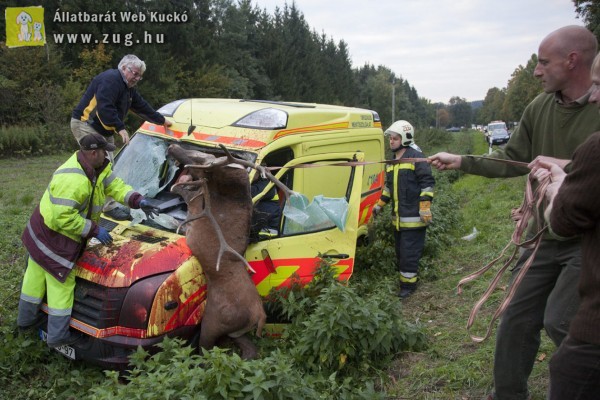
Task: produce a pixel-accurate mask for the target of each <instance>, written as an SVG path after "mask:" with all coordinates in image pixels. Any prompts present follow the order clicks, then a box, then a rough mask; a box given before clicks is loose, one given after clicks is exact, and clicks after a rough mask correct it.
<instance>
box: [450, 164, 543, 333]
mask: <svg viewBox="0 0 600 400" xmlns="http://www.w3.org/2000/svg"><path fill="white" fill-rule="evenodd" d="M485 158H486V159H488V158H487V157H485ZM493 160H495V161H500V162H504V163H507V164H513V165H519V164H521V165H522V164H525V165H527V163H522V162H518V161H512V160H500V159H493ZM534 179H535V178H533V177H532V176H531V175H529V176H528V179H527V185H526V187H525V194H524V198H523V203H522V204H521V206H520V207H519V208H518V209H514V210H513V212H512V217H513V219H514V220H515V221H516V226H515V230H514V232H513V234H512V236H511V239H510V241H509V242H508V244H507V245H506V247H504V249H503V250H502V252H501V253H500V255H499V256H498V257H496V258H495V259H494V260H492V261H491V262H490V263H489V264H487V265H486V266H484V267H483V268H481V269H479V270H478V271H475V272H474V273H472V274H470V275H468V276H466V277H464V278H462V279H461V280H460V281H459V282H458V287H457V290H458V294H461V293H462V286H463V285H464V284H465V283H467V282H471V281H473V280H475V279H477V278H479V277H480V276H482V275H483V274H484V273H485V272H487V271H488V270H489V269H490V268H491V267H492V266H494V265H495V264H496V263H497V262H498V261H499V260H500V259H502V258H503V257H504V254H505V253H506V251H507V250H508V249H509V248H510V246H512V245H514V246H515V249H514V251H513V253H512V255H511V256H510V258H509V259H508V261H506V262H505V263H504V265H503V266H502V267H501V268H500V270H499V271H498V272H497V273H496V275H495V276H494V278H493V279H492V281H491V282H490V284H489V285H488V288H487V289H486V290H485V292H484V293H483V295H482V296H481V298H480V299H479V300H478V301H477V302H476V303H475V305H474V306H473V308H472V309H471V312H470V314H469V318H468V321H467V332H468V333H469V336H470V337H471V339H472V340H473V341H474V342H477V343H480V342H483V341H484V340H485V339H487V338H488V337H490V335H491V332H492V328H493V326H494V323H495V322H496V320H497V319H498V318H500V316H502V314H503V313H504V311H506V308H507V307H508V305H509V304H510V302H511V301H512V299H513V297H514V295H515V292H516V291H517V288H518V287H519V285H520V283H521V281H522V280H523V278H524V276H525V274H526V273H527V271H528V270H529V267H530V266H531V264H532V263H533V260H534V259H535V256H536V254H537V251H538V248H539V246H540V243H541V241H542V237H543V234H544V233H545V232H546V231H547V230H548V226H547V224H546V222H545V220H544V217H543V215H541V213H540V210H541V209H542V208H541V206H542V205H543V204H545V193H546V188H547V187H548V185H549V184H550V182H551V178H550V176H548V177H546V178H544V179H542V180H540V181H539V185H538V187H537V188H536V190H535V191H534V190H533V185H532V183H533V180H534ZM533 216H535V217H536V218H535V219H534V220H535V221H540V224H541V229H540V230H539V231H538V232H537V233H536V234H535V235H534V236H533V238H531V239H529V240H526V241H523V242H521V241H520V240H521V237H522V236H523V233H524V232H525V230H526V229H527V226H528V224H529V221H530V219H531V217H533ZM519 248H525V249H533V251H532V252H531V255H530V256H529V257H528V258H527V260H526V261H525V263H524V264H523V266H522V268H521V269H520V270H519V271H518V272H517V274H516V276H515V279H514V281H513V282H512V284H511V285H510V288H509V290H508V292H507V293H506V296H505V297H504V299H503V300H502V302H501V303H500V305H499V306H498V308H497V309H496V311H495V312H494V314H493V316H492V318H491V320H490V322H489V324H488V327H487V331H486V333H485V336H476V335H474V334H472V333H471V327H472V326H473V324H474V323H475V320H476V318H477V315H478V313H479V311H480V309H481V307H482V306H483V305H484V304H485V302H486V301H487V300H488V299H489V297H490V296H491V294H492V293H493V292H494V290H495V289H496V287H497V286H498V283H499V282H500V279H501V278H502V276H503V275H504V273H505V272H506V270H507V269H508V268H509V267H510V265H511V264H512V262H513V261H514V260H515V258H516V255H517V254H518V250H519Z"/></svg>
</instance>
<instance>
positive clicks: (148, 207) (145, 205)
mask: <svg viewBox="0 0 600 400" xmlns="http://www.w3.org/2000/svg"><path fill="white" fill-rule="evenodd" d="M140 208H141V209H142V211H143V212H144V213H146V217H147V218H150V219H154V217H157V216H158V214H159V210H158V208H156V207H154V206H153V205H152V204H150V202H149V201H148V200H146V199H143V200H142V201H140Z"/></svg>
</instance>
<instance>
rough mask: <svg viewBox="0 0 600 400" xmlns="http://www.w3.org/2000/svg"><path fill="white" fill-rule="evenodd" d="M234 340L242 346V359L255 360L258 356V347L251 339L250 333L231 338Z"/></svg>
mask: <svg viewBox="0 0 600 400" xmlns="http://www.w3.org/2000/svg"><path fill="white" fill-rule="evenodd" d="M231 340H233V342H234V343H235V344H236V345H237V346H238V347H239V348H240V350H241V352H242V359H244V360H254V359H256V358H258V349H257V348H256V346H255V345H254V343H253V342H252V340H250V338H249V337H248V335H242V336H238V337H236V338H231Z"/></svg>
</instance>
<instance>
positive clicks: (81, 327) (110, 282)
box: [59, 99, 384, 368]
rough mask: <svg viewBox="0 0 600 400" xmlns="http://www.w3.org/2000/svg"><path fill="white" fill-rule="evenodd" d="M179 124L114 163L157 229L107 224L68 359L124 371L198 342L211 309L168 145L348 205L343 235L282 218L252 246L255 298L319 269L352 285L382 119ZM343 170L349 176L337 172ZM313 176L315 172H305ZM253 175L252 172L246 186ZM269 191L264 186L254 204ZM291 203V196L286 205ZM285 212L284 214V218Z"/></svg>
mask: <svg viewBox="0 0 600 400" xmlns="http://www.w3.org/2000/svg"><path fill="white" fill-rule="evenodd" d="M159 112H161V113H162V114H163V115H164V116H165V117H166V118H167V119H168V120H169V121H171V122H172V125H171V126H170V127H169V128H168V129H167V128H165V127H164V126H162V125H155V124H152V123H144V124H143V125H142V126H141V127H140V128H139V129H138V130H137V132H136V133H135V134H134V135H133V136H132V138H131V141H130V143H129V144H128V145H127V146H125V147H124V148H123V149H122V150H121V151H120V152H119V154H118V155H117V157H116V159H115V165H114V168H113V169H114V171H115V173H116V174H117V175H119V176H120V177H122V178H123V179H124V180H125V181H126V182H127V183H129V184H130V185H132V186H133V187H134V188H135V189H136V190H138V191H140V192H141V193H142V194H144V195H145V196H146V197H147V198H149V199H151V201H152V202H153V203H154V205H155V206H156V207H158V208H159V210H160V213H161V214H160V215H159V217H158V218H156V219H155V220H144V221H140V220H137V219H136V218H137V217H136V216H135V215H134V213H133V211H136V210H127V212H129V213H130V214H128V215H127V218H121V219H117V218H115V217H113V218H111V217H109V216H108V215H104V216H103V218H102V219H101V222H100V224H101V225H102V226H104V227H105V228H106V229H107V230H109V231H110V232H111V235H112V236H113V238H114V241H113V244H112V245H110V246H102V245H100V244H99V243H97V242H95V241H94V240H92V241H90V243H89V244H88V247H87V248H86V251H85V252H84V254H83V256H82V257H81V258H80V259H79V261H78V263H77V267H76V274H77V283H76V289H75V304H74V307H73V312H72V320H71V329H75V330H78V331H80V332H83V333H84V339H83V340H81V341H79V342H78V343H76V344H75V345H73V346H64V348H60V349H59V351H61V352H62V353H63V354H65V355H66V356H67V357H70V358H72V359H85V360H88V361H91V362H94V363H97V364H100V365H102V366H104V367H108V368H124V367H125V366H126V365H127V362H128V356H129V354H131V352H132V351H134V350H135V349H136V348H137V347H138V346H142V347H144V348H151V347H153V346H154V345H155V344H157V343H158V342H160V341H161V340H162V339H163V337H164V336H166V335H168V336H177V337H182V338H188V339H191V338H192V337H193V336H194V335H196V334H197V333H198V331H199V329H200V326H201V322H202V315H203V312H204V305H205V300H206V280H205V277H204V274H203V272H202V266H201V265H200V264H199V262H198V261H197V260H196V258H195V257H194V256H193V255H192V254H191V251H190V250H189V248H188V246H187V244H186V242H185V236H184V235H183V234H182V233H180V232H178V230H177V227H178V225H179V224H180V223H181V222H182V221H184V220H185V218H186V216H187V208H186V205H185V203H184V202H183V200H182V199H181V198H179V197H178V196H177V195H176V194H174V193H171V192H170V186H171V185H172V184H173V182H175V180H176V178H177V176H178V173H179V172H180V169H181V168H182V166H180V165H177V163H176V162H175V160H173V159H171V158H170V156H169V155H168V154H167V151H166V150H167V148H168V146H169V145H170V144H173V143H177V144H179V145H181V146H183V147H184V148H188V149H197V150H200V151H203V152H209V153H213V154H216V155H222V154H223V150H222V149H221V147H220V146H221V145H223V146H225V147H226V148H227V149H228V150H229V151H230V152H231V153H232V154H233V155H235V156H236V157H240V158H243V159H245V160H248V161H251V162H253V163H256V164H262V165H265V166H267V167H268V168H270V169H271V171H272V173H273V174H274V175H275V176H276V177H277V178H279V180H281V181H282V182H283V183H284V184H285V185H287V186H288V187H289V188H290V189H292V190H293V191H294V192H297V193H301V194H302V195H304V196H306V198H307V199H308V200H309V201H313V200H314V199H315V197H319V196H324V197H325V198H337V199H344V200H345V202H347V210H346V211H347V212H346V214H345V215H346V218H345V221H343V222H344V224H343V226H342V227H341V229H340V227H339V224H337V225H336V223H334V222H331V221H329V222H326V223H323V222H322V221H321V222H320V223H319V224H316V225H310V224H305V225H299V224H298V223H297V222H294V221H292V220H290V218H287V217H286V216H285V215H284V214H282V215H281V217H280V221H279V222H278V224H277V229H276V230H274V232H271V234H270V235H267V236H264V237H260V238H259V239H258V240H256V241H254V242H253V243H251V244H250V245H249V246H248V249H247V251H246V254H245V257H246V259H247V261H248V262H249V264H250V266H251V267H252V268H253V270H254V271H256V272H255V273H253V274H252V279H253V281H254V282H255V284H256V287H257V290H258V292H259V293H260V294H261V295H263V296H266V295H267V294H268V293H269V291H270V290H271V289H272V288H277V287H282V286H286V285H289V284H290V283H291V279H292V277H295V279H300V281H301V282H304V283H306V282H309V281H310V280H311V279H312V277H313V276H314V271H315V268H316V267H317V266H318V265H319V262H320V260H321V259H322V258H328V259H330V260H332V261H334V263H335V265H334V267H335V268H336V271H337V273H338V274H339V275H338V279H340V280H347V279H349V278H350V276H351V275H352V272H353V268H354V256H355V250H356V243H357V240H359V238H360V237H361V236H365V235H366V224H367V222H368V220H369V218H370V217H371V211H372V208H373V206H374V205H375V203H376V201H377V199H378V198H379V195H380V192H381V190H382V186H383V176H384V172H383V171H384V164H383V163H382V161H383V160H384V153H383V152H384V137H383V131H382V128H381V121H380V120H379V116H378V114H377V113H376V112H374V111H371V110H366V109H360V108H351V107H342V106H333V105H323V104H308V103H295V102H275V101H256V100H232V99H182V100H178V101H174V102H172V103H169V104H167V105H165V106H163V107H162V108H161V109H160V110H159ZM340 164H341V165H340ZM307 166H310V167H307ZM254 174H255V172H254V171H253V170H252V171H249V179H251V180H252V179H253V178H254ZM271 187H272V183H269V184H267V185H266V187H265V188H264V190H262V191H261V192H260V193H258V194H257V195H256V196H255V197H254V198H253V202H258V201H259V200H260V199H261V197H262V196H264V195H265V194H266V193H267V192H268V191H269V190H270V188H271ZM281 197H283V196H281ZM283 206H284V204H281V207H283Z"/></svg>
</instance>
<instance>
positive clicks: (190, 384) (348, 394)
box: [88, 339, 383, 400]
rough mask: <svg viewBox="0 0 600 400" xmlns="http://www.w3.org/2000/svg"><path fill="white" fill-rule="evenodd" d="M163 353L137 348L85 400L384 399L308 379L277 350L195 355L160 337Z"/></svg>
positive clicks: (328, 380) (349, 385)
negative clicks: (126, 365)
mask: <svg viewBox="0 0 600 400" xmlns="http://www.w3.org/2000/svg"><path fill="white" fill-rule="evenodd" d="M159 346H160V347H161V348H162V351H161V352H159V353H157V354H155V355H152V356H151V357H149V355H148V354H147V353H145V352H144V351H143V350H138V351H137V352H136V353H135V354H134V355H133V357H132V364H131V365H132V369H131V370H130V374H129V376H128V377H127V381H128V383H123V382H122V380H121V379H120V378H119V375H118V373H117V372H114V371H107V372H106V376H107V378H108V379H106V380H104V381H103V382H102V383H101V384H100V385H99V386H97V387H94V388H92V389H90V391H89V392H90V395H89V396H88V398H90V399H92V400H93V399H102V400H116V399H123V400H129V399H132V398H133V399H177V400H180V399H182V400H184V399H196V400H202V399H210V400H218V399H226V400H233V399H265V400H269V399H273V400H275V399H278V400H279V399H281V400H285V399H298V400H301V399H349V400H352V399H357V400H358V399H378V398H379V399H383V396H382V395H381V394H378V393H376V392H375V390H374V387H373V385H372V384H371V385H369V384H364V385H356V383H355V382H351V381H350V380H343V381H341V382H338V380H337V379H336V376H335V374H334V375H331V376H327V377H324V376H320V375H307V374H306V373H305V371H304V369H303V368H302V367H301V366H299V365H297V364H295V363H294V360H293V359H292V358H290V356H289V355H287V354H285V353H284V352H282V351H280V350H276V351H274V352H272V353H271V354H270V355H268V356H266V357H263V358H261V359H258V360H247V361H246V360H242V359H241V358H240V357H239V356H238V355H237V354H235V353H234V354H231V353H230V352H228V351H227V350H224V349H219V348H214V349H212V350H210V351H207V350H203V351H202V355H197V354H194V350H193V349H192V348H191V347H183V342H182V341H180V340H176V339H174V340H170V339H165V340H164V341H163V342H162V343H161V344H160V345H159Z"/></svg>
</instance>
